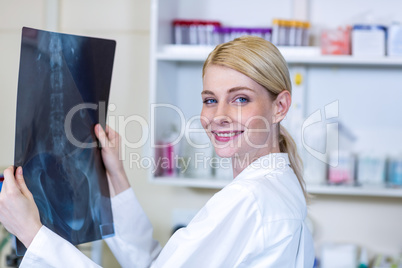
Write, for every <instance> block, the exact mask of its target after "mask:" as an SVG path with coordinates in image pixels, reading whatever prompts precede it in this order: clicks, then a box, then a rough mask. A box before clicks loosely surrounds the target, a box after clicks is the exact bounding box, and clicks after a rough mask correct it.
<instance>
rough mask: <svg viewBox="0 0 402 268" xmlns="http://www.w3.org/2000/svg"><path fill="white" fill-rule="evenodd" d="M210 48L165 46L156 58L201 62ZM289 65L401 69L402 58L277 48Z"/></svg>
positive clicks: (307, 48)
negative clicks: (331, 53) (337, 54)
mask: <svg viewBox="0 0 402 268" xmlns="http://www.w3.org/2000/svg"><path fill="white" fill-rule="evenodd" d="M213 48H214V47H212V46H191V45H166V46H164V47H163V48H162V49H161V50H160V51H159V52H158V53H157V54H156V58H157V59H158V60H162V61H196V62H203V61H205V59H206V58H207V56H208V54H209V53H210V52H211V51H212V50H213ZM278 48H279V50H280V51H281V53H282V54H283V56H284V57H285V59H286V61H287V62H288V63H289V64H307V65H350V66H390V67H391V66H395V67H402V57H385V56H384V57H367V58H366V57H353V56H349V55H339V56H333V55H321V52H320V48H319V47H278Z"/></svg>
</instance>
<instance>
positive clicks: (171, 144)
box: [153, 125, 180, 176]
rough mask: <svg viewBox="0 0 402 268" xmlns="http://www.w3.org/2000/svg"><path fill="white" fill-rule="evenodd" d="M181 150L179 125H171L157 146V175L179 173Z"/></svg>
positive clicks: (155, 170) (155, 168) (155, 172)
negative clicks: (179, 153) (179, 154)
mask: <svg viewBox="0 0 402 268" xmlns="http://www.w3.org/2000/svg"><path fill="white" fill-rule="evenodd" d="M179 150H180V142H179V134H178V132H177V127H176V126H175V125H171V127H170V129H169V130H168V131H166V132H165V133H164V135H163V136H162V139H160V140H159V141H158V142H157V144H156V146H155V159H154V160H153V163H154V164H155V167H154V174H155V176H175V175H176V174H177V172H178V165H177V163H178V161H179V160H178V152H179Z"/></svg>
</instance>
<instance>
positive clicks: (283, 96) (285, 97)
mask: <svg viewBox="0 0 402 268" xmlns="http://www.w3.org/2000/svg"><path fill="white" fill-rule="evenodd" d="M291 104H292V96H291V95H290V92H289V91H287V90H283V91H282V92H281V93H279V94H278V96H277V97H276V99H275V101H274V114H273V120H274V121H273V123H279V122H281V121H282V120H283V119H284V118H285V116H286V114H287V113H288V111H289V108H290V105H291Z"/></svg>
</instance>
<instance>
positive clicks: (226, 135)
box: [211, 130, 244, 142]
mask: <svg viewBox="0 0 402 268" xmlns="http://www.w3.org/2000/svg"><path fill="white" fill-rule="evenodd" d="M243 132H244V131H242V130H241V131H211V133H212V134H213V135H214V137H215V139H216V140H217V141H222V142H227V141H230V140H233V139H235V138H237V137H238V136H239V135H241V134H242V133H243Z"/></svg>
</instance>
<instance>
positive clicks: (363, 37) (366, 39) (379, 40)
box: [352, 24, 386, 56]
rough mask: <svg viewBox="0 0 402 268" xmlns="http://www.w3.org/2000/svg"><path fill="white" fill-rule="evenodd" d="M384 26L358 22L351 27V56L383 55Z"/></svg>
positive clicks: (384, 42)
mask: <svg viewBox="0 0 402 268" xmlns="http://www.w3.org/2000/svg"><path fill="white" fill-rule="evenodd" d="M385 44H386V28H385V27H384V26H381V25H371V24H367V25H365V24H358V25H354V26H353V29H352V55H353V56H385Z"/></svg>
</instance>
